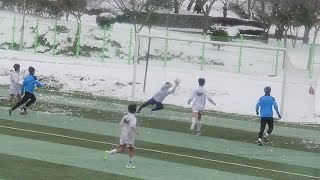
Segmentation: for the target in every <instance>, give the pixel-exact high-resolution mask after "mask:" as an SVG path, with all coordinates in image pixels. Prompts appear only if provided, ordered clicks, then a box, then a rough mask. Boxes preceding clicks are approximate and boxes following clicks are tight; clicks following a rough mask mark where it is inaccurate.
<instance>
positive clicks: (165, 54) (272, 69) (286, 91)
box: [131, 34, 320, 123]
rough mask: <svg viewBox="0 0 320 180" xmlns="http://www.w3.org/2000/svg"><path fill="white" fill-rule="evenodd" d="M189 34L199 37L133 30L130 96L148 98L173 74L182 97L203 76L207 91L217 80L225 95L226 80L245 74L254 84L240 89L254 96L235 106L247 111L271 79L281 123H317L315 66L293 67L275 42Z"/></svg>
mask: <svg viewBox="0 0 320 180" xmlns="http://www.w3.org/2000/svg"><path fill="white" fill-rule="evenodd" d="M190 36H191V35H190ZM192 37H197V38H198V39H195V38H194V39H192V38H183V37H173V36H171V37H169V36H165V35H164V36H158V35H144V34H137V37H136V42H135V57H134V65H133V77H132V92H131V98H132V99H134V100H142V101H144V100H146V99H147V98H150V97H152V95H154V93H156V92H157V91H158V90H159V89H160V87H161V85H163V84H164V83H165V82H166V81H170V82H173V81H174V79H175V78H177V77H178V78H180V79H181V80H182V84H183V87H182V89H180V90H179V91H178V92H177V93H184V94H185V95H186V94H188V93H187V92H191V91H192V89H193V88H194V87H195V85H196V81H197V78H199V77H206V78H207V80H208V81H211V82H212V83H208V86H207V88H208V90H213V89H212V88H211V89H210V87H209V85H210V84H211V85H212V84H216V86H215V87H218V88H220V89H218V90H216V89H215V90H216V91H215V92H218V91H219V90H220V92H218V94H228V92H226V91H224V90H225V89H223V87H221V86H223V85H224V84H227V85H228V84H230V83H235V84H238V82H237V81H240V82H241V81H242V80H243V79H248V78H249V79H251V80H252V81H246V82H252V83H251V85H250V87H252V88H248V87H246V89H245V90H243V92H244V93H246V94H250V95H251V96H252V97H253V99H250V101H249V100H248V102H247V104H239V106H244V107H245V108H246V109H247V112H249V113H251V112H252V111H254V110H252V109H251V108H252V106H251V105H252V104H255V103H256V100H257V99H258V97H260V96H261V93H262V92H261V90H262V89H263V87H264V86H268V85H269V83H272V84H273V85H274V86H276V88H275V89H276V91H274V93H273V94H274V95H276V99H277V100H280V98H281V102H280V103H279V104H281V105H280V111H281V114H282V117H283V121H286V122H297V123H319V121H318V120H317V115H316V114H317V113H316V105H317V103H316V97H317V93H316V92H317V91H316V90H317V80H318V77H319V72H320V71H319V69H318V68H317V67H315V68H314V70H313V72H312V73H310V71H308V70H306V69H299V68H297V67H296V66H295V65H294V64H293V63H292V61H291V60H290V58H289V57H288V55H287V52H286V49H284V48H280V47H277V46H275V47H271V46H262V45H261V43H256V42H247V43H242V42H240V41H234V40H232V41H231V42H218V41H211V40H209V39H208V38H207V39H204V38H203V39H202V38H199V35H198V36H192ZM200 37H201V36H200ZM149 42H150V43H149ZM213 76H221V78H217V77H213ZM229 80H230V82H228V81H229ZM186 81H188V82H186ZM281 84H282V86H281ZM238 85H239V84H238ZM247 85H248V84H247ZM240 86H242V84H241V85H240ZM243 86H246V85H243ZM211 87H213V86H211ZM258 88H259V90H258ZM281 88H282V91H281ZM240 89H241V87H240ZM240 91H242V90H240ZM280 92H281V93H280ZM251 96H250V97H251ZM184 98H187V97H184ZM234 98H236V97H234ZM256 98H257V99H256ZM180 101H181V99H179V98H178V97H175V96H174V97H171V98H168V103H174V104H177V102H180ZM233 101H234V100H233ZM183 102H184V101H183ZM242 102H243V101H242ZM184 103H185V102H184ZM225 103H228V102H225ZM239 103H240V101H239ZM245 103H246V102H245ZM228 104H230V103H228ZM231 105H233V104H231ZM242 109H243V108H242ZM235 113H237V112H235ZM240 113H241V112H240Z"/></svg>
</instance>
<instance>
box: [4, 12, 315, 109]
mask: <svg viewBox="0 0 320 180" xmlns="http://www.w3.org/2000/svg"><path fill="white" fill-rule="evenodd" d="M13 16H16V17H17V27H19V26H20V25H21V15H20V14H16V13H12V12H6V11H0V43H3V42H11V37H12V29H11V25H12V20H13ZM37 19H38V18H37V17H33V16H28V17H27V23H26V27H27V28H26V37H25V42H26V43H27V46H31V45H32V43H33V41H34V39H33V34H32V33H31V32H29V31H28V30H29V29H30V27H35V24H36V21H37ZM82 22H84V23H83V34H82V36H81V39H82V43H81V44H82V45H88V46H94V47H97V46H98V47H102V40H97V39H100V38H101V37H103V30H102V29H101V28H99V27H97V26H96V24H95V17H94V16H86V15H85V16H84V17H83V19H82ZM8 24H9V25H8ZM53 24H54V22H53V20H50V19H40V29H39V31H40V33H39V34H41V33H44V32H45V33H47V34H46V37H47V39H48V41H50V42H52V39H53V38H52V36H53V33H52V31H49V30H48V29H52V27H53ZM58 24H59V25H65V26H66V27H68V28H69V29H70V30H71V32H70V33H69V35H70V36H69V37H71V36H72V34H74V32H75V27H76V23H75V20H74V19H71V20H70V21H69V22H66V21H62V20H61V21H59V22H58ZM131 28H132V25H129V24H115V25H114V27H113V28H112V29H111V30H109V31H108V33H107V34H108V39H109V40H110V41H115V42H117V43H119V44H120V45H121V47H113V46H112V45H111V44H108V46H107V48H108V52H106V55H107V56H109V57H110V58H106V59H105V61H104V62H102V60H101V58H100V57H99V56H100V54H96V55H95V56H92V57H91V58H84V57H81V58H79V59H76V58H74V57H66V56H62V55H59V56H55V57H53V56H52V54H50V53H44V54H33V49H26V50H25V51H24V52H18V51H10V50H0V64H1V66H0V84H8V83H9V80H8V74H9V73H8V72H9V71H10V70H11V69H12V65H13V64H14V63H20V64H21V65H22V69H23V70H26V69H27V68H28V67H29V66H34V67H35V68H36V69H37V75H39V76H45V77H51V78H54V79H55V80H56V81H55V82H51V83H52V85H53V84H54V85H56V84H60V85H61V86H62V90H64V91H83V92H88V93H92V94H95V95H100V96H110V97H115V98H119V99H124V100H131V99H130V94H131V85H130V83H131V81H132V65H128V64H127V55H126V54H121V55H116V54H117V51H119V50H120V51H122V52H124V53H127V52H128V51H129V49H128V47H129V35H130V33H129V32H130V29H131ZM174 30H177V29H176V28H175V29H174ZM147 32H148V30H147V29H144V30H143V31H142V33H147ZM151 33H152V34H153V35H165V34H166V30H165V28H161V27H155V28H153V29H152V30H151ZM169 35H170V36H172V37H180V38H183V39H203V37H202V36H201V35H199V34H190V33H182V32H176V31H169ZM16 37H19V36H18V32H17V33H16ZM67 37H68V34H63V33H61V34H58V36H57V40H58V42H59V43H61V44H64V46H66V45H67V42H66V38H67ZM94 37H97V38H94ZM16 42H18V41H17V40H16ZM236 42H238V41H236ZM244 43H245V44H250V45H259V46H266V47H277V43H276V42H275V41H274V40H270V43H269V44H268V45H266V44H263V43H260V42H255V41H248V40H246V41H245V42H244ZM147 44H148V43H147V39H142V41H141V51H140V52H141V53H140V57H142V56H145V52H146V50H147ZM164 46H165V41H164V40H156V39H152V43H151V55H154V56H155V57H158V58H159V57H161V56H162V57H163V53H164V49H165V48H164ZM62 47H63V46H62ZM202 47H203V44H197V43H188V42H176V41H169V48H168V52H169V54H170V57H171V58H172V59H171V60H170V61H168V62H167V65H168V66H167V67H166V68H164V67H163V63H164V62H163V61H160V60H155V59H156V58H154V59H153V60H152V61H151V62H150V67H149V75H148V79H147V88H146V93H143V92H142V89H143V88H142V84H143V79H144V70H145V69H144V66H145V62H144V61H141V63H140V65H139V66H138V73H137V75H138V76H137V80H138V82H139V84H138V86H137V91H136V92H135V95H136V96H135V99H134V100H138V101H144V100H147V99H148V98H150V97H151V96H152V95H153V94H154V93H155V92H157V91H158V90H159V88H160V87H161V85H162V84H164V83H165V82H166V81H173V80H174V79H175V78H179V79H181V80H182V83H181V85H180V87H179V88H178V90H177V92H176V93H175V94H174V95H172V96H170V97H168V98H167V99H166V100H165V102H164V103H167V104H173V105H178V106H183V107H188V106H187V104H186V101H187V99H188V97H189V95H190V93H191V92H192V90H193V89H194V88H196V87H197V79H198V78H199V77H204V78H206V79H207V84H206V89H208V91H210V92H211V93H212V94H213V95H214V100H215V101H216V102H217V106H216V107H214V106H212V105H209V104H208V106H207V107H208V109H209V110H217V111H223V112H228V113H238V114H245V115H253V114H254V113H255V111H254V106H255V103H256V101H257V100H258V99H259V97H260V96H261V95H263V88H264V87H265V86H271V87H272V89H273V92H272V94H273V95H274V96H275V97H276V99H277V100H278V102H281V91H282V69H281V67H282V63H283V62H282V54H281V53H280V54H279V67H278V74H279V75H278V76H277V77H273V76H270V75H273V74H274V73H275V72H274V71H275V62H276V61H275V60H276V54H277V52H276V51H269V50H256V49H248V48H243V52H242V56H241V60H242V62H241V64H242V66H241V73H240V74H239V73H237V70H238V64H239V54H240V48H237V47H230V46H225V47H223V48H222V50H217V47H213V46H211V45H206V46H205V54H204V56H205V61H206V62H207V64H205V65H204V70H203V71H201V70H200V62H201V61H200V57H201V54H202ZM308 50H309V47H308V46H305V45H302V44H301V42H298V47H297V48H295V49H294V48H291V47H289V49H288V52H289V57H290V60H291V61H292V63H293V64H294V65H295V66H296V67H297V68H300V69H305V68H306V66H307V59H308V54H309V51H308ZM317 50H319V47H317ZM318 58H319V54H316V59H315V60H316V62H317V60H318ZM49 84H50V82H49ZM297 96H299V94H297Z"/></svg>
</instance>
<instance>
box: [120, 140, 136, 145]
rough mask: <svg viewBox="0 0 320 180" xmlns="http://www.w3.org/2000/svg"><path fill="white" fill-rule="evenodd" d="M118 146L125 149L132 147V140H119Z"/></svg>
mask: <svg viewBox="0 0 320 180" xmlns="http://www.w3.org/2000/svg"><path fill="white" fill-rule="evenodd" d="M120 145H121V146H126V147H134V139H133V138H120Z"/></svg>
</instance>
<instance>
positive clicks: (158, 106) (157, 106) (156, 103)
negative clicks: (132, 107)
mask: <svg viewBox="0 0 320 180" xmlns="http://www.w3.org/2000/svg"><path fill="white" fill-rule="evenodd" d="M149 105H156V107H155V108H153V109H152V111H159V110H162V109H163V108H164V107H163V104H162V103H160V102H158V101H156V100H155V99H153V98H151V99H149V100H148V101H147V102H145V103H144V104H142V106H141V107H140V108H139V109H138V111H141V109H143V108H145V107H147V106H149Z"/></svg>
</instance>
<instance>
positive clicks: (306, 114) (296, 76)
mask: <svg viewBox="0 0 320 180" xmlns="http://www.w3.org/2000/svg"><path fill="white" fill-rule="evenodd" d="M319 72H320V71H319V67H318V66H317V65H315V66H314V67H313V69H311V70H308V69H302V68H297V67H296V66H295V65H294V64H293V62H292V61H291V60H290V58H289V56H288V54H286V59H285V68H284V73H283V84H282V100H281V111H282V116H283V121H286V122H295V123H319V119H318V118H317V117H318V115H317V103H316V99H317V86H318V78H319Z"/></svg>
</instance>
